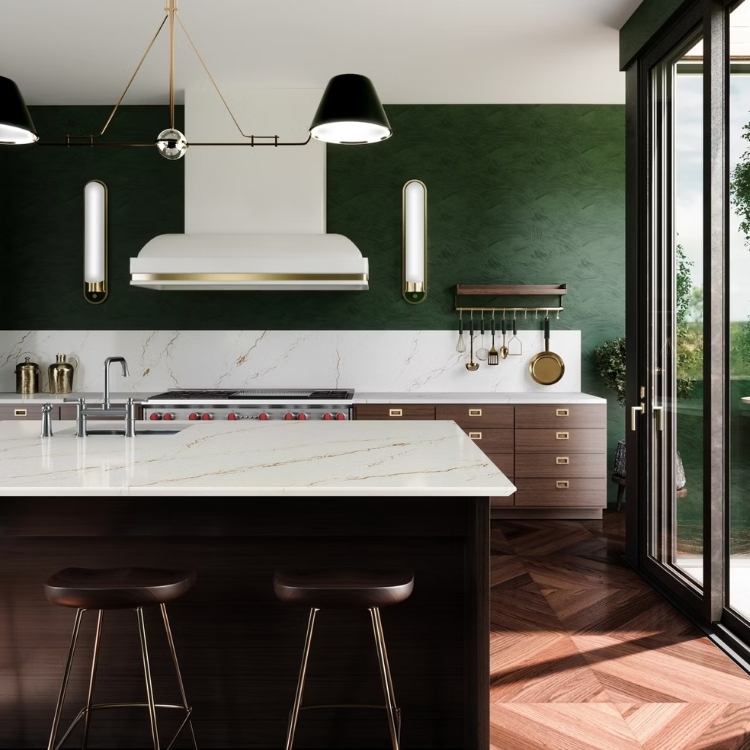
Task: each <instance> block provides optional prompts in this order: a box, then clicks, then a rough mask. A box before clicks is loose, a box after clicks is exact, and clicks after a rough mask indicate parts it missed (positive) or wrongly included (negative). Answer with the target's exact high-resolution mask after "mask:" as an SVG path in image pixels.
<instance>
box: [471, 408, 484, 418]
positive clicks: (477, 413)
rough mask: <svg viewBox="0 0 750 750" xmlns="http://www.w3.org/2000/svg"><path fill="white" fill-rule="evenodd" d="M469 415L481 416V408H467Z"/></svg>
mask: <svg viewBox="0 0 750 750" xmlns="http://www.w3.org/2000/svg"><path fill="white" fill-rule="evenodd" d="M469 416H470V417H481V416H482V410H481V409H469Z"/></svg>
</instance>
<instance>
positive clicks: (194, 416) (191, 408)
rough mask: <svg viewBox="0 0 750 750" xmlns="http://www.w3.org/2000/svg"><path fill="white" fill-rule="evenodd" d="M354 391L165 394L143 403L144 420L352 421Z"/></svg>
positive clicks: (190, 392) (290, 390) (284, 390)
mask: <svg viewBox="0 0 750 750" xmlns="http://www.w3.org/2000/svg"><path fill="white" fill-rule="evenodd" d="M353 400H354V391H353V390H346V389H335V390H323V389H304V388H292V389H278V390H275V389H257V390H256V389H251V390H224V391H222V390H206V391H201V390H186V391H167V392H166V393H160V394H158V395H157V396H151V397H150V398H148V399H146V401H145V403H144V406H143V417H144V419H151V420H155V421H156V420H167V421H169V420H176V421H180V420H198V419H206V420H208V419H230V420H233V419H258V420H260V421H266V420H270V419H285V420H287V421H291V420H300V421H303V420H306V419H323V420H328V421H339V422H340V421H344V420H347V419H350V418H351V415H352V402H353Z"/></svg>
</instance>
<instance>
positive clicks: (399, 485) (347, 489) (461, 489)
mask: <svg viewBox="0 0 750 750" xmlns="http://www.w3.org/2000/svg"><path fill="white" fill-rule="evenodd" d="M105 424H109V423H105ZM139 424H142V423H139ZM103 426H104V424H101V425H99V424H98V425H97V427H103ZM149 427H150V425H149ZM54 430H55V436H54V437H52V438H41V437H39V424H38V423H37V422H0V496H2V495H14V494H17V493H18V492H23V493H24V494H28V495H63V494H92V495H160V496H161V495H185V494H194V495H248V496H268V495H274V496H278V495H293V496H330V495H334V496H337V495H338V496H355V497H356V496H381V495H383V496H404V497H410V496H415V497H430V496H463V497H467V496H469V497H471V496H480V497H481V496H488V497H489V496H493V495H496V496H503V495H510V494H512V493H513V492H515V487H514V486H513V484H512V483H511V482H510V481H509V480H508V479H507V477H506V476H505V475H504V474H503V473H502V472H501V471H500V470H499V469H497V467H495V465H494V464H493V463H491V462H490V461H489V459H487V458H486V456H485V455H484V454H483V453H482V452H481V451H480V450H479V448H477V446H476V445H475V444H474V442H473V441H472V440H470V439H469V438H468V437H467V436H466V434H465V433H464V432H463V431H462V430H461V429H459V428H458V427H457V426H456V425H455V424H454V423H452V422H426V423H425V422H399V423H392V422H330V423H329V422H326V423H323V422H266V423H253V422H238V423H228V422H219V421H215V422H198V423H191V424H190V425H188V426H187V427H185V428H184V429H182V430H181V431H180V432H179V433H177V434H176V435H141V436H138V437H135V438H132V439H126V438H124V437H120V436H96V435H91V436H89V437H87V438H76V437H75V434H74V427H73V423H72V422H58V423H55V426H54Z"/></svg>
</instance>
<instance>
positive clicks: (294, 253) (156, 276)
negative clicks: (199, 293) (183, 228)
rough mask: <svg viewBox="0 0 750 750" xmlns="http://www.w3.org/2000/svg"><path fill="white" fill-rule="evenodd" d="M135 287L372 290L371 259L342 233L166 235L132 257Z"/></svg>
mask: <svg viewBox="0 0 750 750" xmlns="http://www.w3.org/2000/svg"><path fill="white" fill-rule="evenodd" d="M130 274H131V282H130V283H131V285H133V286H142V287H147V288H148V289H171V290H204V291H205V290H255V291H259V290H274V291H291V290H297V291H299V290H315V291H361V290H365V289H367V288H368V287H367V279H368V265H367V259H366V258H363V257H362V253H360V251H359V250H358V249H357V246H356V245H355V244H354V243H353V242H352V241H351V240H350V239H348V238H346V237H344V236H343V235H341V234H162V235H159V236H158V237H154V239H152V240H151V241H150V242H148V243H147V244H146V245H145V247H144V248H143V250H141V252H140V253H139V254H138V257H137V258H131V259H130Z"/></svg>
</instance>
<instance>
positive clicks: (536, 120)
mask: <svg viewBox="0 0 750 750" xmlns="http://www.w3.org/2000/svg"><path fill="white" fill-rule="evenodd" d="M108 111H109V109H108V108H106V107H33V108H32V116H33V117H34V120H35V122H36V125H37V129H38V131H39V133H40V135H41V137H42V138H43V139H47V140H49V139H52V138H56V137H60V136H61V135H63V134H65V133H67V132H84V133H85V132H91V131H92V130H95V129H96V128H97V126H99V127H100V126H101V123H102V122H103V121H104V120H105V119H106V116H107V114H108ZM386 111H387V113H388V116H389V118H390V121H391V124H392V126H393V129H394V136H393V138H391V139H390V140H388V141H385V142H383V143H379V144H377V145H372V146H360V147H354V146H329V147H328V231H329V232H338V233H341V234H344V235H346V236H348V237H350V238H351V239H352V240H353V241H354V242H355V243H356V244H357V245H358V247H359V248H360V249H361V250H362V252H363V254H364V255H365V256H366V257H368V258H369V261H370V275H371V276H370V290H369V291H368V292H337V293H333V292H328V293H327V292H300V293H290V292H156V291H151V290H145V289H138V288H134V287H130V286H129V274H128V263H129V258H130V257H131V256H134V255H136V254H137V253H138V251H139V250H140V249H141V247H142V246H143V245H144V244H145V243H146V242H147V241H148V240H149V239H151V238H152V237H153V236H155V235H157V234H162V233H167V232H181V231H183V224H184V214H183V197H182V196H183V187H184V176H183V174H184V173H183V164H182V163H181V162H168V161H166V160H164V159H162V158H161V157H160V156H159V155H158V154H157V153H156V150H155V149H150V148H149V149H132V148H130V149H127V148H100V149H85V148H78V149H62V148H45V147H42V146H33V147H25V148H3V149H0V170H1V171H2V174H3V175H4V179H3V180H2V181H0V206H1V208H0V245H1V247H0V251H1V252H2V256H3V263H4V269H5V273H4V275H3V278H2V281H1V282H0V283H1V284H2V295H3V300H4V301H5V305H4V307H5V315H4V318H5V324H4V328H5V329H22V330H24V329H147V330H148V329H155V328H156V329H183V330H184V329H266V328H276V329H293V328H299V329H338V328H341V329H373V328H374V329H405V330H409V329H440V328H452V327H454V326H455V325H456V322H457V316H456V314H455V313H454V312H453V310H452V307H453V286H454V285H455V284H456V283H457V282H461V283H510V284H512V283H519V284H523V283H534V284H558V283H567V284H568V286H569V293H568V295H567V298H566V302H565V304H566V308H567V309H566V311H565V313H564V314H563V316H562V317H561V319H560V321H559V322H557V321H555V322H554V325H556V326H557V327H560V328H567V329H581V330H582V332H583V334H582V335H583V383H582V385H583V390H584V391H586V392H589V393H594V394H597V395H602V396H609V395H610V394H608V393H606V392H605V391H604V390H603V388H602V386H601V385H600V383H599V379H598V378H597V377H596V375H595V374H594V372H593V370H592V359H591V357H592V351H593V348H594V347H595V346H597V345H598V344H600V343H602V342H603V341H606V340H608V339H610V338H613V337H616V336H621V335H623V334H624V320H625V300H624V297H625V279H624V272H625V112H624V107H622V106H616V105H596V106H593V105H591V106H590V105H469V106H466V105H435V106H422V105H392V106H387V107H386ZM180 114H181V113H180ZM165 122H166V108H165V107H125V108H124V109H123V111H122V113H120V114H118V115H117V117H116V118H115V121H114V124H113V126H112V128H113V129H114V128H115V127H116V129H114V130H113V132H112V135H111V138H112V140H118V139H126V138H127V139H130V138H136V139H138V140H149V139H152V138H154V137H155V136H156V134H157V133H158V132H159V131H160V130H161V129H162V128H163V127H164V124H165ZM108 135H109V133H108ZM187 158H190V157H189V154H188V156H187ZM415 178H416V179H420V180H422V181H424V182H425V184H426V185H427V190H428V215H429V221H428V232H429V259H428V282H429V292H428V297H427V300H426V301H425V302H424V303H423V304H421V305H417V306H412V305H409V304H407V303H406V302H405V301H404V300H403V298H402V296H401V189H402V187H403V184H404V183H405V182H406V181H407V180H409V179H415ZM90 179H100V180H103V181H104V182H105V183H107V185H108V186H109V191H110V297H109V299H108V300H107V301H106V302H105V303H104V304H102V305H101V306H92V305H89V304H87V303H86V302H85V301H84V299H83V296H82V291H81V288H82V265H83V255H82V253H83V245H82V237H83V198H82V195H83V192H82V191H83V186H84V184H85V183H86V182H87V181H88V180H90ZM540 322H541V321H540ZM526 325H527V326H531V325H534V324H533V323H532V321H528V322H527V324H526ZM553 341H554V332H553ZM609 417H610V447H611V448H612V449H613V448H614V443H615V442H616V440H617V439H619V438H621V437H623V436H624V422H623V416H622V409H621V408H620V407H619V406H618V405H617V403H616V401H615V400H614V399H613V398H611V399H610V407H609Z"/></svg>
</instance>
